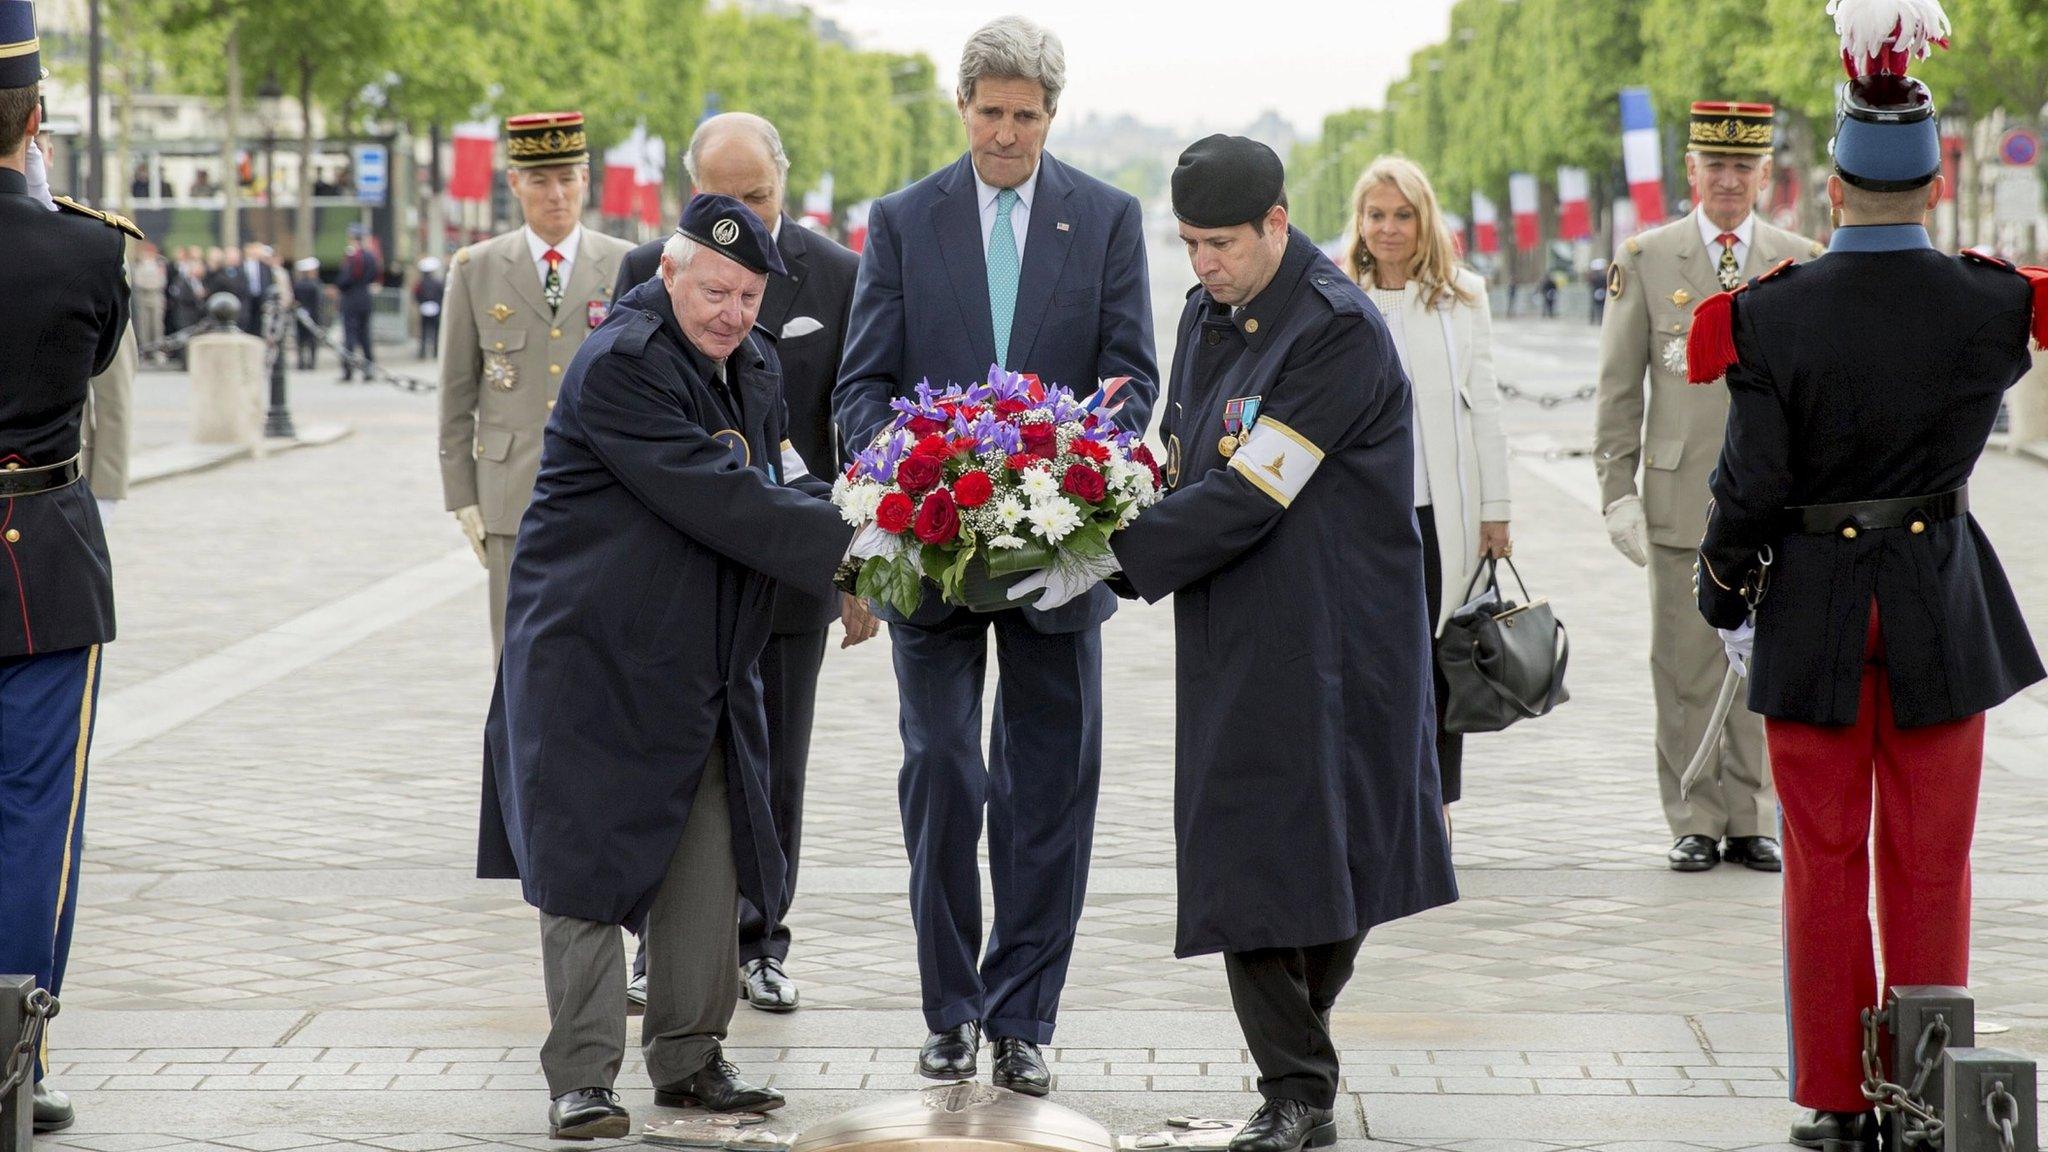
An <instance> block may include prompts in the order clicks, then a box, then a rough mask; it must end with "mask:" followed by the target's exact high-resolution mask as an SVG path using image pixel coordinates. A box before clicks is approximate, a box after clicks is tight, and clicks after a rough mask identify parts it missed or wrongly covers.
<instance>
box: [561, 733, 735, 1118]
mask: <svg viewBox="0 0 2048 1152" xmlns="http://www.w3.org/2000/svg"><path fill="white" fill-rule="evenodd" d="M725 792H726V788H725V755H724V752H723V750H722V749H720V748H718V747H716V746H714V747H713V749H712V753H711V759H710V760H709V762H707V763H706V764H705V766H704V779H703V781H702V783H700V784H699V785H698V787H697V797H696V800H695V802H693V803H692V804H691V806H690V818H689V821H688V822H687V823H686V824H685V825H684V827H683V839H682V842H681V843H679V844H677V845H676V851H675V855H674V856H672V857H670V858H669V863H668V874H667V876H665V877H664V878H663V879H662V882H661V887H660V888H659V889H657V890H656V892H655V896H654V905H653V907H651V908H650V909H649V910H648V913H647V924H646V928H645V935H644V939H645V941H646V944H647V1014H646V1015H645V1016H643V1017H642V1018H641V1020H640V1047H641V1050H642V1053H643V1054H644V1055H645V1057H646V1060H647V1077H648V1079H650V1080H652V1081H653V1082H654V1085H655V1087H657V1088H661V1087H667V1086H669V1085H672V1084H675V1083H678V1082H680V1081H682V1080H685V1079H688V1078H689V1077H690V1076H693V1075H695V1074H696V1073H697V1072H698V1071H699V1070H700V1069H702V1068H703V1067H704V1065H705V1063H706V1062H708V1061H709V1060H711V1058H712V1057H713V1056H715V1055H717V1053H718V1050H719V1045H720V1043H721V1042H722V1041H723V1040H724V1039H725V1035H726V1028H727V1027H728V1026H729V1025H730V1024H731V1023H732V1014H733V1010H734V1008H735V1007H736V1006H737V1005H738V1003H739V994H740V984H739V965H740V960H739V937H738V935H737V933H735V932H734V931H733V923H734V919H733V918H734V917H735V916H736V915H738V912H739V878H738V873H737V872H736V871H735V870H734V867H733V861H732V825H731V823H730V821H729V818H728V816H727V812H726V805H725ZM540 951H541V969H542V976H543V979H544V981H545V983H546V985H547V995H548V1019H549V1021H550V1024H549V1027H548V1038H547V1041H546V1043H544V1044H542V1045H541V1049H540V1066H541V1071H542V1072H543V1073H544V1074H545V1075H546V1076H547V1079H548V1095H549V1096H560V1095H562V1094H563V1093H564V1092H573V1091H575V1090H576V1089H578V1088H610V1087H612V1085H613V1084H614V1082H616V1080H617V1079H618V1075H619V1064H620V1062H621V1061H623V1060H624V1059H625V1054H626V958H625V952H624V950H623V949H622V948H621V947H620V941H619V929H618V927H617V926H616V925H612V924H600V923H598V922H596V921H594V920H576V919H572V918H570V917H567V916H551V915H549V914H548V913H546V912H543V913H541V914H540Z"/></svg>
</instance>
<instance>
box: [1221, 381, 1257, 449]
mask: <svg viewBox="0 0 2048 1152" xmlns="http://www.w3.org/2000/svg"><path fill="white" fill-rule="evenodd" d="M1262 399H1264V397H1261V396H1238V397H1235V398H1233V399H1231V400H1230V401H1229V402H1228V403H1226V404H1224V405H1223V439H1221V440H1218V441H1217V442H1216V450H1217V451H1218V452H1221V453H1222V454H1223V458H1224V459H1225V460H1228V459H1230V458H1231V457H1232V456H1235V455H1237V450H1238V449H1239V448H1242V447H1244V442H1245V440H1246V438H1248V437H1249V436H1250V435H1251V431H1252V425H1253V424H1255V423H1257V422H1258V419H1259V401H1260V400H1262Z"/></svg>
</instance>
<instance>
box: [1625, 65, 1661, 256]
mask: <svg viewBox="0 0 2048 1152" xmlns="http://www.w3.org/2000/svg"><path fill="white" fill-rule="evenodd" d="M1663 153H1664V149H1663V145H1662V143H1661V142H1659V140H1658V139H1657V113H1656V110H1655V109H1654V108H1652V107H1651V105H1650V90H1649V89H1648V88H1623V89H1622V90H1621V163H1622V169H1623V171H1624V172H1626V173H1627V174H1628V195H1629V199H1630V200H1632V201H1634V202H1635V206H1636V227H1637V228H1638V229H1642V228H1653V227H1655V226H1657V225H1659V224H1662V223H1663V222H1664V159H1663Z"/></svg>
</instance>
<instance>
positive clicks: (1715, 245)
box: [1692, 208, 1756, 256]
mask: <svg viewBox="0 0 2048 1152" xmlns="http://www.w3.org/2000/svg"><path fill="white" fill-rule="evenodd" d="M1692 217H1693V219H1695V220H1697V221H1699V224H1700V241H1701V242H1702V243H1704V244H1705V245H1706V246H1707V251H1708V252H1709V253H1711V254H1712V255H1715V256H1719V255H1720V254H1721V230H1720V229H1719V228H1716V227H1715V226H1714V222H1713V221H1712V220H1709V219H1707V213H1706V210H1705V209H1700V208H1695V209H1694V210H1693V214H1692ZM1734 231H1735V243H1736V244H1737V245H1739V246H1740V247H1741V248H1742V249H1743V251H1745V252H1746V251H1748V250H1749V242H1750V239H1751V238H1752V237H1754V236H1755V235H1756V213H1754V212H1751V213H1750V214H1749V215H1747V216H1744V217H1743V218H1742V223H1740V224H1737V225H1736V226H1735V229H1734Z"/></svg>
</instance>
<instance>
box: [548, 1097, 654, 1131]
mask: <svg viewBox="0 0 2048 1152" xmlns="http://www.w3.org/2000/svg"><path fill="white" fill-rule="evenodd" d="M632 1129H633V1121H632V1118H631V1117H629V1116H627V1115H626V1110H625V1109H624V1108H621V1107H619V1094H618V1093H616V1092H614V1091H612V1090H611V1089H609V1088H578V1089H576V1090H575V1091H574V1092H564V1093H562V1094H561V1095H560V1096H557V1097H555V1102H554V1103H553V1104H551V1105H549V1106H548V1137H549V1138H550V1139H553V1140H617V1139H620V1138H621V1137H623V1136H625V1135H626V1134H627V1133H629V1132H631V1131H632Z"/></svg>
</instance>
